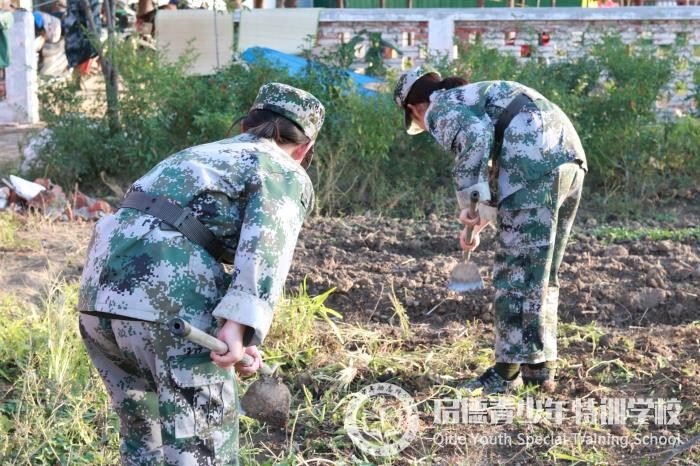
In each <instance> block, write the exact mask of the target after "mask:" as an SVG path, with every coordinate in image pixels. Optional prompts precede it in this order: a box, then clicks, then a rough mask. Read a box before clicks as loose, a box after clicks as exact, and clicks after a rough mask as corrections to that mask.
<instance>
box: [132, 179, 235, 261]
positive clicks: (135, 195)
mask: <svg viewBox="0 0 700 466" xmlns="http://www.w3.org/2000/svg"><path fill="white" fill-rule="evenodd" d="M121 208H128V209H135V210H138V211H140V212H143V213H144V214H148V215H151V216H153V217H156V218H159V219H161V220H162V221H163V222H165V223H167V224H168V225H170V226H171V227H173V228H175V229H176V230H177V231H179V232H180V233H182V234H183V235H184V236H185V238H187V239H189V240H190V241H192V242H193V243H196V244H198V245H200V246H202V247H203V248H204V249H206V250H207V252H208V253H209V254H211V255H212V256H213V257H214V258H215V259H216V260H217V261H223V260H224V256H227V253H228V252H230V249H229V248H227V247H226V246H225V245H224V243H223V242H222V241H221V240H219V239H218V238H217V237H216V236H214V233H212V232H211V230H209V228H207V227H206V226H205V225H204V224H203V223H202V222H200V221H199V219H197V217H196V216H195V214H194V212H192V211H191V210H190V209H188V208H184V209H183V208H182V207H180V206H179V205H177V204H175V202H174V201H171V200H170V199H166V198H164V197H157V196H151V195H150V194H148V193H143V192H140V191H132V192H130V193H128V194H127V195H126V197H125V198H124V201H122V205H121ZM228 258H230V256H227V259H228Z"/></svg>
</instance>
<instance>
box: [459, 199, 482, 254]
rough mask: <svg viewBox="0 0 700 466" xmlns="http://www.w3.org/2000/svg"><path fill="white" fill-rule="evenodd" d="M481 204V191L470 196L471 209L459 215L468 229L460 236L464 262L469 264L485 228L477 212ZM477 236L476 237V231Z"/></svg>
mask: <svg viewBox="0 0 700 466" xmlns="http://www.w3.org/2000/svg"><path fill="white" fill-rule="evenodd" d="M478 204H479V191H477V190H474V191H472V192H471V193H470V194H469V208H468V209H464V210H462V212H461V213H460V215H459V220H460V221H461V222H462V223H463V224H464V225H466V228H464V230H462V233H461V234H460V235H459V241H460V244H461V246H462V250H463V252H462V254H463V257H464V261H465V262H468V261H469V258H470V257H471V254H472V251H473V250H474V249H476V247H477V246H478V245H479V232H480V231H481V229H482V228H483V227H482V226H481V219H480V218H479V213H478V211H477V205H478ZM477 228H478V231H476V236H474V233H475V229H477Z"/></svg>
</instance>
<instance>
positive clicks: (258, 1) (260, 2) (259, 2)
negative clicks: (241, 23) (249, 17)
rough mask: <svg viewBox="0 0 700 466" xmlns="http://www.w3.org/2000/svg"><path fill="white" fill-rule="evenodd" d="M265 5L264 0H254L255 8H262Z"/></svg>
mask: <svg viewBox="0 0 700 466" xmlns="http://www.w3.org/2000/svg"><path fill="white" fill-rule="evenodd" d="M262 7H263V0H255V1H254V2H253V8H262Z"/></svg>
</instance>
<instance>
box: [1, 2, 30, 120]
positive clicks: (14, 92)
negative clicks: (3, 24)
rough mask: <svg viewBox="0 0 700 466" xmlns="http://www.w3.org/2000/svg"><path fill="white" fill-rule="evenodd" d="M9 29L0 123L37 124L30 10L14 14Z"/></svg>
mask: <svg viewBox="0 0 700 466" xmlns="http://www.w3.org/2000/svg"><path fill="white" fill-rule="evenodd" d="M14 19H15V24H14V25H13V26H12V29H11V30H10V49H11V52H10V53H11V57H10V66H9V67H8V68H7V69H6V70H5V84H6V89H7V95H6V98H5V100H2V101H0V124H7V123H37V122H38V121H39V99H38V97H37V90H38V85H37V56H36V53H35V52H34V17H33V16H32V13H31V12H27V11H17V12H15V13H14Z"/></svg>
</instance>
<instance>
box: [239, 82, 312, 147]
mask: <svg viewBox="0 0 700 466" xmlns="http://www.w3.org/2000/svg"><path fill="white" fill-rule="evenodd" d="M250 109H251V110H269V111H271V112H275V113H278V114H280V115H282V116H283V117H286V118H288V119H290V120H291V121H293V122H294V123H296V124H297V125H299V127H300V128H301V129H302V130H304V134H306V135H307V136H308V137H309V138H310V139H311V140H312V141H314V140H316V137H317V136H318V133H319V132H320V131H321V126H323V119H324V117H325V114H326V110H325V109H324V108H323V104H322V103H321V101H319V100H318V99H317V98H316V97H314V96H313V95H311V94H310V93H308V92H306V91H303V90H301V89H297V88H296V87H292V86H288V85H287V84H281V83H266V84H263V85H262V86H261V87H260V90H259V91H258V96H257V97H256V98H255V102H254V103H253V106H252V107H251V108H250Z"/></svg>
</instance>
